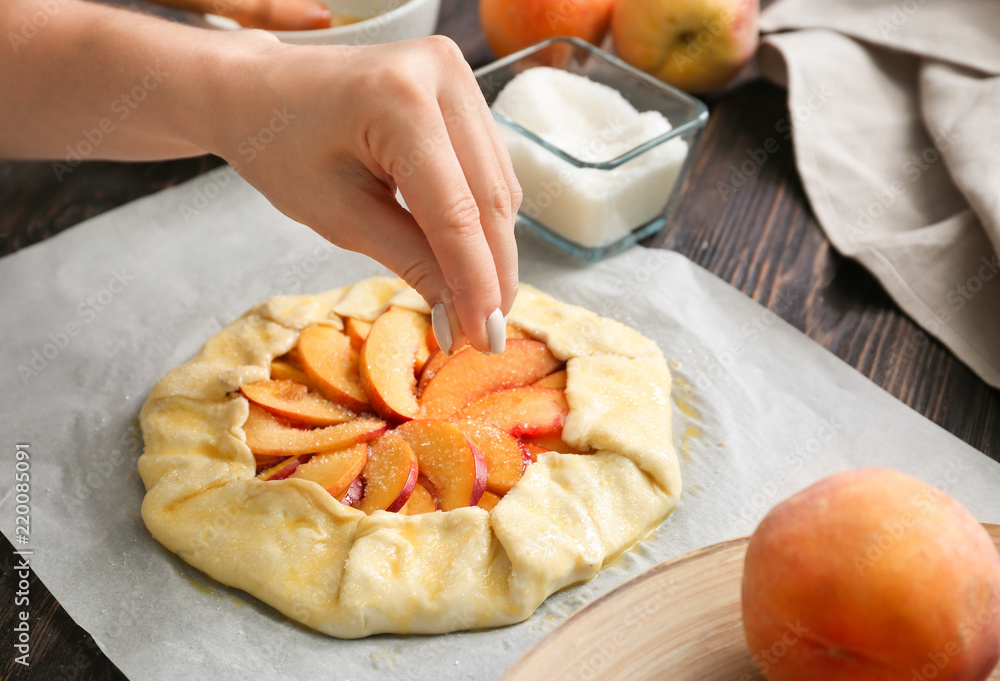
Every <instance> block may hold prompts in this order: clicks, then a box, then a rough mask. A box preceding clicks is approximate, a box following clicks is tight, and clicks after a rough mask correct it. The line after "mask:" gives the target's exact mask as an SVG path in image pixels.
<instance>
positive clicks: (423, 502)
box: [399, 482, 438, 515]
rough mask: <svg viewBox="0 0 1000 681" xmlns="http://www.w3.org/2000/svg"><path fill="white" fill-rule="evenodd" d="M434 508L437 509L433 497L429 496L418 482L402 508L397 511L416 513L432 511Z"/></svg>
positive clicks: (405, 513) (407, 513)
mask: <svg viewBox="0 0 1000 681" xmlns="http://www.w3.org/2000/svg"><path fill="white" fill-rule="evenodd" d="M436 510H438V509H437V506H435V505H434V497H432V496H431V493H430V492H428V491H427V488H426V487H424V486H423V485H421V484H420V483H419V482H418V483H417V486H416V487H414V488H413V494H411V495H410V498H409V500H408V501H407V502H406V503H405V504H404V505H403V508H401V509H399V512H400V513H402V514H403V515H418V514H420V513H433V512H434V511H436Z"/></svg>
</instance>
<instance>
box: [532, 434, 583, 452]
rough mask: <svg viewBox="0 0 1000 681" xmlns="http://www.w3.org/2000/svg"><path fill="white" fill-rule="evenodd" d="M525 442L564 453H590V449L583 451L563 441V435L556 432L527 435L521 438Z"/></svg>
mask: <svg viewBox="0 0 1000 681" xmlns="http://www.w3.org/2000/svg"><path fill="white" fill-rule="evenodd" d="M521 441H522V442H523V443H524V444H526V445H528V444H531V445H535V446H536V447H541V448H543V449H547V450H548V451H550V452H560V453H562V454H590V453H591V452H590V451H583V450H581V449H577V448H576V447H573V446H572V445H569V444H567V443H566V442H564V441H563V439H562V438H561V437H559V436H558V435H556V434H554V433H553V434H551V435H540V436H538V437H526V438H523V439H522V440H521Z"/></svg>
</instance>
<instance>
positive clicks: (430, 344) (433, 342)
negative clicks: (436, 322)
mask: <svg viewBox="0 0 1000 681" xmlns="http://www.w3.org/2000/svg"><path fill="white" fill-rule="evenodd" d="M424 340H425V342H426V343H427V349H428V350H430V351H431V353H433V352H434V351H435V350H440V349H441V346H440V345H438V339H437V336H435V335H434V329H433V328H428V329H427V336H426V337H425V338H424Z"/></svg>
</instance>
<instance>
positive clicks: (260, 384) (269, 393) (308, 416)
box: [240, 380, 356, 426]
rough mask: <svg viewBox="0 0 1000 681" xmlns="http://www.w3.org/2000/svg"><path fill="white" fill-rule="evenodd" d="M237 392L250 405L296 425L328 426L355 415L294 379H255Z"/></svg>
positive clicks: (347, 419)
mask: <svg viewBox="0 0 1000 681" xmlns="http://www.w3.org/2000/svg"><path fill="white" fill-rule="evenodd" d="M240 392H242V393H243V395H244V396H245V397H246V398H247V399H248V400H250V401H251V402H253V403H254V404H256V405H258V406H260V407H263V408H264V409H267V410H268V411H269V412H271V413H272V414H274V415H275V416H280V417H281V418H283V419H285V420H287V421H290V422H291V423H294V424H297V425H303V426H332V425H335V424H337V423H343V422H344V421H350V420H351V419H353V418H354V417H355V416H356V414H355V413H354V412H352V411H351V410H350V409H348V408H347V407H342V406H340V405H339V404H336V403H334V402H331V401H330V400H328V399H326V398H325V397H323V396H322V395H319V394H317V393H314V392H310V391H309V388H307V387H306V386H304V385H303V384H301V383H298V382H297V381H289V380H270V381H256V382H255V383H248V384H247V385H244V386H241V387H240Z"/></svg>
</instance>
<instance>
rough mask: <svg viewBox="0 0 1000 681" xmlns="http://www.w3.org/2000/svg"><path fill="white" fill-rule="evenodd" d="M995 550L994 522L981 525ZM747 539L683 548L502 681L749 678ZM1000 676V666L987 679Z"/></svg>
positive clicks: (591, 609)
mask: <svg viewBox="0 0 1000 681" xmlns="http://www.w3.org/2000/svg"><path fill="white" fill-rule="evenodd" d="M983 526H984V527H985V528H986V530H987V531H988V532H989V533H990V536H991V537H992V538H993V542H994V543H995V544H996V545H997V550H998V551H1000V525H994V524H990V523H984V524H983ZM748 541H749V538H748V537H742V538H740V539H732V540H730V541H726V542H722V543H720V544H713V545H712V546H707V547H705V548H702V549H698V550H695V551H691V552H689V553H685V554H684V555H682V556H678V557H676V558H673V559H671V560H668V561H666V562H664V563H660V564H659V565H657V566H655V567H653V568H651V569H650V570H648V571H646V572H644V573H643V574H641V575H639V576H638V577H636V578H634V579H632V580H630V581H628V582H626V583H625V584H622V585H621V586H619V587H618V588H617V589H615V590H614V591H611V592H609V593H607V594H605V595H604V596H602V597H601V598H599V599H597V600H596V601H594V602H593V603H591V604H590V605H588V606H587V607H585V608H583V609H582V610H580V611H579V612H576V613H574V614H573V615H572V616H571V617H570V618H568V619H567V620H566V621H565V622H563V623H562V624H561V625H559V626H558V627H557V628H556V629H554V630H553V631H552V632H551V633H549V634H548V635H547V636H546V637H545V638H543V639H542V640H541V641H539V642H538V643H537V644H536V645H535V646H534V647H533V648H532V649H531V650H529V651H528V652H527V653H526V654H525V655H524V656H523V657H522V658H521V659H520V660H518V661H517V662H516V663H515V664H514V666H513V667H511V668H510V670H509V671H508V672H507V673H506V674H505V675H504V677H503V679H501V681H563V680H566V681H569V680H572V681H596V680H598V679H599V680H600V681H654V680H655V681H661V680H662V681H686V680H688V679H690V680H691V681H694V680H696V679H697V680H700V681H714V680H716V679H718V680H719V681H723V680H725V681H751V680H754V679H763V678H764V677H763V676H762V675H761V674H760V672H758V671H757V670H756V668H755V667H754V666H753V664H752V663H751V661H750V652H749V651H748V650H747V647H746V642H745V641H744V639H743V621H742V617H741V612H740V583H741V581H742V578H743V558H744V556H745V555H746V550H747V543H748ZM990 681H1000V667H997V669H995V670H994V671H993V674H992V675H991V676H990Z"/></svg>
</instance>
